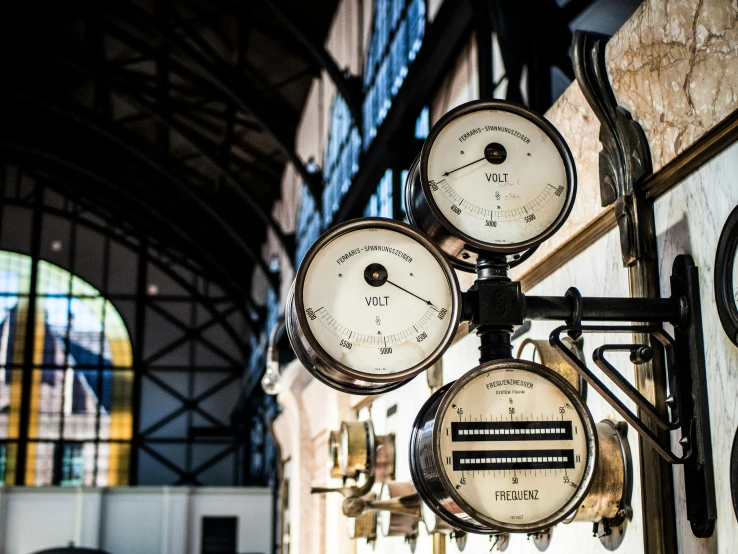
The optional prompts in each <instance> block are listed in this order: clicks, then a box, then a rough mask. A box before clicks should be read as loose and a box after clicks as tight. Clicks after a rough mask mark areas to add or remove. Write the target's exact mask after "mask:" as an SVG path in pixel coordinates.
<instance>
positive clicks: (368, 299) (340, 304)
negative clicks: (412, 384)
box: [286, 218, 461, 394]
mask: <svg viewBox="0 0 738 554" xmlns="http://www.w3.org/2000/svg"><path fill="white" fill-rule="evenodd" d="M460 295H461V293H460V291H459V284H458V281H457V280H456V275H455V274H454V271H453V269H452V268H451V266H450V265H449V263H448V261H447V260H446V258H445V256H444V255H443V253H442V252H441V251H440V250H439V249H438V247H437V246H435V245H434V244H433V243H432V242H431V241H430V240H428V238H427V237H426V236H424V235H423V234H422V233H420V232H418V231H416V230H415V229H413V228H412V227H410V226H408V225H405V224H403V223H399V222H396V221H392V220H386V219H377V218H365V219H359V220H354V221H350V222H348V223H345V224H343V225H340V226H337V227H334V228H333V229H332V230H330V231H329V232H327V233H325V234H324V235H323V236H322V237H320V239H318V241H317V242H316V243H315V244H314V245H313V246H312V248H310V250H309V251H308V252H307V254H306V255H305V259H304V261H303V262H302V264H301V265H300V268H299V270H298V272H297V276H296V278H295V283H294V285H293V289H292V292H291V294H290V298H289V299H288V307H287V317H286V323H287V332H288V336H289V339H290V342H291V344H292V347H293V349H294V350H295V353H296V354H297V356H298V358H299V359H300V361H301V362H302V363H303V365H304V366H305V367H306V368H307V369H308V370H309V371H310V372H311V373H313V375H315V376H316V377H317V378H318V379H320V380H321V381H323V382H324V383H326V384H328V385H330V386H332V387H334V388H336V389H338V390H341V391H344V392H350V393H354V394H375V393H379V392H384V391H387V390H391V389H393V388H396V387H398V386H400V385H402V384H403V383H404V382H406V381H408V380H409V379H411V378H413V377H414V376H415V375H417V374H418V373H419V372H421V371H423V370H424V369H426V368H428V367H429V366H431V365H432V364H433V363H434V362H435V361H436V360H437V359H438V358H439V357H440V356H441V354H442V353H443V352H444V350H445V349H446V348H447V347H448V345H449V344H450V343H451V341H452V340H453V337H454V333H455V332H456V329H457V327H458V324H459V318H460V307H459V305H460Z"/></svg>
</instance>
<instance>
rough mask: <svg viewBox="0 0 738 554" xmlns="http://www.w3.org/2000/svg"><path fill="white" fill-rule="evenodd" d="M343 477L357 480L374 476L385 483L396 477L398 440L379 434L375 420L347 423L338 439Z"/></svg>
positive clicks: (390, 435) (376, 479)
mask: <svg viewBox="0 0 738 554" xmlns="http://www.w3.org/2000/svg"><path fill="white" fill-rule="evenodd" d="M338 466H339V471H340V472H341V475H342V476H344V477H348V478H351V479H356V478H358V477H359V475H360V474H367V475H370V476H371V477H372V478H373V479H374V481H375V482H377V483H382V482H384V481H386V480H389V479H394V476H395V437H394V435H392V434H389V435H376V434H375V433H374V425H372V422H371V421H344V422H343V423H342V424H341V430H340V433H339V438H338Z"/></svg>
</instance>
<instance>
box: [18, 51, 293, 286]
mask: <svg viewBox="0 0 738 554" xmlns="http://www.w3.org/2000/svg"><path fill="white" fill-rule="evenodd" d="M9 38H12V40H13V41H14V42H17V43H18V44H21V45H23V46H24V47H26V48H29V49H33V50H35V51H36V52H38V53H40V54H41V55H44V56H46V57H47V58H49V59H52V60H57V61H59V62H61V63H62V64H64V65H66V66H67V67H69V68H72V69H74V70H76V71H79V72H81V73H83V74H86V75H87V76H88V77H90V78H91V79H93V80H96V81H98V80H101V81H104V82H105V83H106V84H107V85H108V86H109V87H111V89H112V90H113V91H114V92H115V93H116V94H119V95H120V96H121V97H123V98H125V99H126V100H127V101H128V102H129V103H131V104H132V105H134V106H136V107H137V108H138V109H142V110H144V111H146V112H147V113H149V114H150V115H151V116H152V118H154V119H155V120H156V121H157V122H160V123H162V124H163V125H166V126H167V128H169V129H170V130H172V131H174V132H176V133H177V134H179V135H180V136H182V138H184V139H185V140H187V141H188V142H189V143H190V144H191V145H192V146H193V147H195V148H196V149H198V150H199V151H200V152H202V154H203V157H205V158H206V159H207V160H208V161H209V162H210V163H212V164H213V165H214V166H215V167H217V168H218V169H219V170H221V171H222V174H223V176H224V177H225V178H226V181H227V182H228V183H229V184H230V185H231V188H232V189H233V190H234V191H235V192H236V194H238V195H239V196H240V197H241V198H242V199H243V200H245V201H246V202H247V203H248V204H249V206H250V207H251V208H253V209H254V211H255V212H256V214H257V215H259V217H260V219H261V220H262V221H264V223H266V224H267V226H268V227H270V228H271V229H272V230H273V231H274V232H275V235H276V236H277V239H278V241H279V242H280V244H281V245H282V247H283V248H284V249H285V251H286V252H288V253H289V254H292V253H293V250H294V245H293V241H292V240H289V239H288V238H287V236H286V235H285V234H284V233H283V232H282V229H281V227H280V226H279V224H278V223H277V222H275V221H274V220H273V219H272V218H271V217H270V216H269V215H268V214H267V213H266V212H265V211H264V209H263V208H262V207H261V206H260V205H259V203H258V202H257V200H256V199H255V198H253V197H252V196H251V195H250V194H249V193H248V191H247V190H245V189H244V188H243V187H242V186H241V181H240V179H238V178H237V177H236V176H234V175H232V174H231V173H230V171H228V170H227V168H225V167H223V165H222V163H221V161H220V159H219V158H220V156H218V154H217V153H215V152H213V151H212V149H211V148H209V147H208V146H207V145H206V144H204V142H203V141H202V140H201V139H200V138H199V137H197V136H196V133H195V132H194V131H192V130H189V129H188V128H186V127H184V126H183V125H181V124H180V123H179V122H177V121H176V120H175V119H174V118H173V117H171V116H169V115H167V114H162V113H161V111H160V109H159V107H158V106H157V105H156V104H154V103H152V102H149V101H148V100H145V99H143V98H142V97H140V96H139V95H138V94H136V93H135V92H133V91H131V90H130V89H129V87H128V86H127V84H126V83H125V81H124V80H123V79H122V78H120V77H116V76H112V75H109V74H107V73H106V72H105V69H106V68H105V67H104V66H103V67H100V65H101V64H95V62H94V61H89V60H84V57H85V56H84V54H82V53H78V57H79V59H78V60H73V59H71V58H68V57H66V56H64V55H62V54H61V53H60V51H59V50H57V51H54V52H51V51H49V50H48V49H46V48H43V47H40V46H37V45H31V44H28V43H26V42H25V41H23V40H21V39H19V38H17V37H9ZM88 123H89V122H88ZM96 128H97V129H98V130H99V126H96ZM120 144H121V146H122V147H124V148H126V149H128V150H133V147H132V145H131V144H130V143H129V142H127V141H120ZM153 163H155V164H156V166H157V171H162V172H163V173H164V174H166V170H165V169H164V168H163V167H162V166H161V164H159V163H158V162H155V161H154V162H153ZM175 183H176V184H177V185H178V187H179V189H180V190H181V191H182V192H183V193H184V194H185V195H186V196H190V197H191V198H192V199H193V200H195V202H197V203H198V204H200V206H201V208H202V209H203V210H205V211H206V212H207V213H208V214H209V215H211V217H213V218H215V219H216V220H219V219H221V218H220V215H219V214H218V213H217V211H216V210H215V209H214V208H213V207H212V206H210V205H209V204H207V203H205V202H204V201H203V200H202V199H201V198H199V196H198V195H197V194H196V193H195V192H194V191H193V190H191V189H190V187H188V186H186V185H183V184H182V183H181V181H175ZM224 228H225V229H226V231H227V232H228V234H230V235H231V237H232V238H233V239H234V240H235V241H236V243H238V244H239V245H241V246H242V248H243V249H244V251H245V252H246V253H247V255H248V256H249V257H250V258H251V259H252V260H253V261H255V262H256V263H257V264H259V265H260V267H262V270H264V268H265V267H266V266H265V264H264V261H263V260H262V259H261V256H259V255H258V254H256V252H254V250H253V249H252V248H251V246H250V245H248V244H247V243H246V242H245V241H244V240H243V238H242V237H241V236H240V234H239V233H238V232H236V231H235V230H234V229H232V228H231V227H230V226H225V227H224ZM267 273H268V272H267ZM267 279H268V282H269V283H270V286H272V287H274V286H277V284H276V282H273V280H269V278H267Z"/></svg>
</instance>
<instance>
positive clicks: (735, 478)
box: [730, 429, 738, 520]
mask: <svg viewBox="0 0 738 554" xmlns="http://www.w3.org/2000/svg"><path fill="white" fill-rule="evenodd" d="M730 494H731V496H732V498H733V512H734V513H735V518H736V520H738V429H736V431H735V437H733V449H732V451H731V453H730Z"/></svg>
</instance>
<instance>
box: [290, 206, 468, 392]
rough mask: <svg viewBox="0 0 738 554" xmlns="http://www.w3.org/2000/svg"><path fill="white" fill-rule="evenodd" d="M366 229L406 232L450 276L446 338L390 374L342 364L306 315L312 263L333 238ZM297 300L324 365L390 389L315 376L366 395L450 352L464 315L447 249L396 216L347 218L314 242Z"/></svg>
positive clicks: (297, 280) (298, 313)
mask: <svg viewBox="0 0 738 554" xmlns="http://www.w3.org/2000/svg"><path fill="white" fill-rule="evenodd" d="M362 229H386V230H389V231H395V232H398V233H401V234H404V235H406V236H407V237H409V238H411V239H413V240H415V241H416V242H419V243H420V244H421V245H422V246H423V247H425V249H426V250H428V252H430V253H431V255H432V256H433V257H434V258H435V259H436V261H437V262H438V264H439V265H440V266H441V269H442V270H443V272H444V274H445V275H446V279H447V282H448V286H449V289H450V290H451V312H450V314H449V319H448V328H447V329H446V332H445V333H444V336H443V338H442V340H441V341H440V342H439V344H438V345H437V346H436V348H435V349H434V350H433V352H432V353H431V354H430V355H429V356H427V357H426V358H425V359H423V360H422V361H421V362H420V363H418V364H416V365H414V366H412V367H410V368H408V369H405V370H403V371H398V372H395V373H392V374H390V375H377V374H372V373H364V372H361V371H357V370H355V369H353V368H350V367H349V366H347V365H345V364H342V363H341V362H339V361H338V360H335V359H334V358H333V357H332V356H331V355H330V354H328V352H326V351H325V349H324V348H323V347H322V346H321V345H320V343H319V342H318V341H317V339H316V338H315V336H314V335H313V333H312V330H311V329H310V326H309V325H308V321H307V316H306V315H305V305H304V301H303V289H304V286H305V278H306V275H307V272H308V269H309V268H310V265H311V264H312V262H313V260H314V259H315V257H316V256H317V254H318V253H319V252H320V251H321V250H322V249H323V248H324V247H325V246H326V245H327V244H328V243H330V242H331V241H333V240H335V239H337V238H339V237H341V236H343V235H345V234H348V233H351V232H354V231H359V230H362ZM293 301H294V304H295V315H296V317H297V324H298V325H299V327H300V329H301V331H302V334H303V336H304V338H305V340H306V341H307V342H308V344H309V346H310V348H311V349H312V350H313V351H314V352H315V353H316V354H317V356H318V357H319V358H320V359H321V361H322V362H323V364H325V365H326V366H329V367H330V368H331V369H333V370H335V372H336V373H338V374H340V375H343V376H346V377H348V378H349V379H354V380H359V381H364V382H368V383H372V384H384V385H387V387H386V388H385V387H382V388H381V390H378V389H376V388H372V390H370V391H366V390H362V389H359V390H356V389H355V388H354V386H352V385H350V384H347V383H345V382H338V383H336V382H335V381H334V380H333V379H330V378H329V377H328V376H326V375H323V374H322V372H320V371H317V372H316V371H311V373H313V375H315V376H316V377H317V378H318V379H319V380H321V381H323V382H324V383H326V384H328V385H329V386H333V387H334V388H337V389H338V390H341V389H342V388H343V389H344V390H345V392H352V393H356V392H358V393H359V394H362V393H363V394H377V393H379V392H387V391H388V390H392V388H396V387H398V386H401V385H402V384H404V383H405V382H407V381H409V380H410V379H412V378H413V377H415V376H416V375H418V374H419V373H420V372H421V371H423V370H425V369H427V368H428V367H430V366H431V365H433V364H434V363H435V362H436V361H437V360H438V359H439V358H440V357H441V356H442V355H443V353H444V352H445V351H446V349H447V348H448V346H449V345H450V344H451V342H452V341H453V339H454V336H455V334H456V330H457V328H458V326H459V322H460V318H461V290H460V288H459V282H458V279H457V278H456V274H455V273H454V270H453V268H452V267H451V265H450V264H449V262H448V260H447V258H446V256H445V255H444V254H443V252H441V250H440V249H439V248H438V247H437V246H436V245H435V244H434V243H433V242H431V240H430V239H429V238H427V237H426V236H425V235H424V234H423V233H421V232H420V231H418V230H417V229H414V228H412V227H410V226H409V225H406V224H405V223H401V222H399V221H395V220H392V219H384V218H374V217H372V218H360V219H354V220H351V221H347V222H346V223H343V224H341V225H338V226H336V227H334V228H333V229H331V230H329V231H327V232H326V233H324V234H323V235H322V236H321V237H320V238H319V239H318V240H317V241H316V242H315V243H314V244H313V246H311V247H310V249H309V250H308V252H307V254H305V258H304V259H303V261H302V263H301V264H300V268H299V270H298V271H297V276H296V278H295V284H294V294H293ZM301 361H302V360H301ZM305 365H307V364H305ZM307 367H308V370H310V369H311V368H313V369H314V370H315V369H317V368H315V367H314V366H313V364H312V363H311V364H309V365H307ZM334 385H338V386H334Z"/></svg>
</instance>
